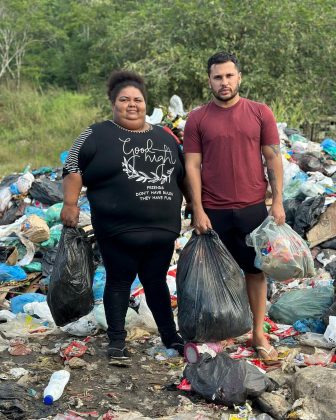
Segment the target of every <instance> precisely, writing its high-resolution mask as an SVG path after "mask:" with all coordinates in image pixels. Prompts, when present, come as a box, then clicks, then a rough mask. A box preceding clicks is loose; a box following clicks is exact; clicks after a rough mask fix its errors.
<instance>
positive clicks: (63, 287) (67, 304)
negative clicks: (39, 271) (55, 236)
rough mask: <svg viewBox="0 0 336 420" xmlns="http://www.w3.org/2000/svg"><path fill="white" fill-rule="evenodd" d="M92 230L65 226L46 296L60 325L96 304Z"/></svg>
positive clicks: (87, 311)
mask: <svg viewBox="0 0 336 420" xmlns="http://www.w3.org/2000/svg"><path fill="white" fill-rule="evenodd" d="M90 233H91V232H90ZM90 233H85V232H84V230H83V229H79V228H70V227H64V228H63V230H62V235H61V239H60V242H59V245H58V250H57V255H56V259H55V264H54V267H53V270H52V273H51V276H50V283H49V288H48V296H47V302H48V305H49V308H50V311H51V314H52V316H53V318H54V321H55V323H56V325H58V326H64V325H66V324H68V323H69V322H72V321H76V320H77V319H79V318H81V317H82V316H84V315H87V314H88V313H89V312H90V311H91V310H92V308H93V305H94V300H93V293H92V282H93V276H94V266H93V254H92V245H91V238H90V236H89V235H90Z"/></svg>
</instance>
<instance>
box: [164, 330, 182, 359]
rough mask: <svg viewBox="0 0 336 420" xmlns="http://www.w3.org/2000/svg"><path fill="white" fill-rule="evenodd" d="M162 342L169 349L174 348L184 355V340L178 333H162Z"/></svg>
mask: <svg viewBox="0 0 336 420" xmlns="http://www.w3.org/2000/svg"><path fill="white" fill-rule="evenodd" d="M161 340H162V343H163V344H164V345H165V346H166V347H167V349H174V350H176V351H178V353H179V355H180V356H183V355H184V340H183V338H182V337H181V336H180V335H178V334H177V333H175V334H171V335H164V334H162V335H161Z"/></svg>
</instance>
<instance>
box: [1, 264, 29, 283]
mask: <svg viewBox="0 0 336 420" xmlns="http://www.w3.org/2000/svg"><path fill="white" fill-rule="evenodd" d="M26 279H27V274H26V272H25V271H24V270H23V269H22V268H21V267H19V266H17V265H7V264H5V263H0V282H3V283H7V282H11V281H23V280H26Z"/></svg>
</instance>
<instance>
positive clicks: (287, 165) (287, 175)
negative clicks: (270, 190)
mask: <svg viewBox="0 0 336 420" xmlns="http://www.w3.org/2000/svg"><path fill="white" fill-rule="evenodd" d="M282 165H283V173H284V177H283V185H284V189H286V188H287V186H288V184H289V183H290V182H291V180H292V179H293V178H294V177H295V175H297V174H298V173H299V172H300V171H301V170H300V167H299V166H298V165H297V164H296V163H294V162H289V161H288V160H287V159H286V158H284V157H283V156H282Z"/></svg>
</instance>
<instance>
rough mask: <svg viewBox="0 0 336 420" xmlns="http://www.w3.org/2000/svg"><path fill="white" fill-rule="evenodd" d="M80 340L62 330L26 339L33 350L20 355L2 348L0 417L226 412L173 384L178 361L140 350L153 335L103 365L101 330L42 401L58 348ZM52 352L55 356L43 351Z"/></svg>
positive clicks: (58, 360)
mask: <svg viewBox="0 0 336 420" xmlns="http://www.w3.org/2000/svg"><path fill="white" fill-rule="evenodd" d="M82 339H83V338H82V337H77V338H76V337H69V335H65V334H63V333H62V335H60V334H58V335H56V336H51V335H50V336H46V337H44V338H42V339H41V338H40V339H37V338H34V339H29V343H28V344H29V347H30V348H32V350H33V351H32V352H31V353H30V354H28V355H25V356H13V355H11V354H10V353H9V352H8V350H5V351H3V352H0V363H1V371H0V372H1V373H0V419H1V420H3V419H13V420H17V419H22V420H24V419H29V420H33V419H34V420H35V419H44V418H50V419H52V418H54V416H56V415H57V414H64V413H66V412H68V413H71V414H75V413H78V414H77V415H78V416H80V417H83V418H89V419H92V418H99V416H103V415H104V414H105V417H102V418H104V420H105V419H110V418H111V419H112V418H118V417H117V416H118V415H122V414H124V413H127V412H134V411H136V412H139V413H141V414H142V415H143V416H148V417H149V418H160V417H162V416H170V415H173V414H175V415H176V414H177V413H182V412H183V413H185V412H189V413H193V414H194V415H196V414H197V413H203V414H204V415H207V416H209V417H207V418H213V419H216V418H221V416H222V414H223V413H228V412H229V411H228V410H227V408H226V407H224V406H216V405H213V404H209V403H206V402H205V401H204V400H202V398H200V397H199V396H197V395H196V394H194V393H192V392H190V391H188V392H187V391H181V390H179V389H177V388H176V385H177V384H178V383H179V382H180V380H181V376H182V372H183V367H184V361H183V359H182V358H181V357H174V358H167V359H166V360H157V359H155V358H154V357H152V356H149V355H148V354H147V353H146V350H148V349H150V348H153V345H155V344H159V343H160V341H159V339H158V337H154V338H153V336H151V337H150V338H149V339H144V338H141V339H137V340H133V341H130V342H129V343H128V348H129V350H130V352H131V353H132V362H131V365H130V366H129V367H120V366H112V365H110V364H109V363H108V359H107V357H106V346H107V339H106V335H105V334H100V335H97V336H94V337H91V339H90V341H89V342H88V343H86V345H87V347H88V349H87V351H86V353H85V354H84V355H83V356H81V357H80V359H81V360H82V361H84V362H81V361H80V362H79V363H80V364H83V366H81V367H78V368H72V369H71V376H70V381H69V383H68V385H67V386H66V388H65V391H64V393H63V395H62V397H61V398H60V399H59V400H58V401H55V402H54V404H53V405H51V406H46V405H44V404H43V401H42V395H43V390H44V388H45V387H46V385H47V384H48V381H49V378H50V375H51V374H52V373H53V372H54V371H56V370H60V369H64V367H65V366H66V364H67V362H64V359H62V357H61V356H60V351H59V350H58V348H59V347H60V345H62V346H67V345H69V343H71V342H72V341H73V340H79V341H80V340H82ZM53 349H54V350H53ZM52 351H54V352H56V354H46V353H50V352H52ZM15 367H22V368H24V369H26V370H27V371H28V372H29V373H28V374H26V375H25V376H23V377H21V378H20V379H18V378H16V379H14V378H13V376H12V375H11V374H10V373H9V371H10V370H11V369H12V368H15ZM107 412H109V413H110V416H109V415H108V414H106V413H107ZM89 413H90V414H89ZM112 414H113V416H112ZM176 418H177V419H178V418H181V417H180V416H178V417H176ZM199 418H205V417H199Z"/></svg>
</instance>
